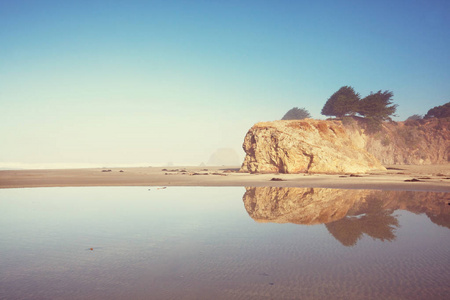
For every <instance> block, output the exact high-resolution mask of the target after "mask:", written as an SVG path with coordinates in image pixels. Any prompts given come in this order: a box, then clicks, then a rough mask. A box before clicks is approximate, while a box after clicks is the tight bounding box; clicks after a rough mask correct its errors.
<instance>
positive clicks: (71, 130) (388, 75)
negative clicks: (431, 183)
mask: <svg viewBox="0 0 450 300" xmlns="http://www.w3.org/2000/svg"><path fill="white" fill-rule="evenodd" d="M449 11H450V2H448V1H439V0H433V1H414V2H404V1H394V2H393V1H387V0H382V1H376V2H364V3H363V2H361V1H331V0H330V1H316V2H314V3H311V2H310V1H233V0H232V1H181V0H179V1H126V2H121V1H104V0H99V1H84V0H81V1H75V2H73V1H70V2H67V1H63V2H61V1H46V0H43V1H21V0H18V1H0V38H1V40H2V47H1V48H0V103H1V107H2V109H1V110H0V119H1V120H2V126H1V127H0V137H1V147H0V168H12V167H11V166H33V165H34V166H51V165H53V166H57V165H59V166H63V165H71V166H75V165H78V166H83V165H85V166H96V167H101V166H123V167H126V166H151V165H154V166H163V165H167V164H168V163H169V162H172V163H173V164H174V165H199V164H200V163H202V162H205V163H206V162H207V161H208V159H209V158H210V156H211V155H212V154H213V153H214V152H215V151H216V150H217V149H220V148H231V149H233V150H234V151H235V152H236V153H238V155H239V156H240V158H241V159H243V157H244V153H243V151H242V149H241V145H242V142H243V140H244V136H245V134H246V133H247V131H248V129H249V128H250V127H251V126H252V125H253V124H254V123H256V122H259V121H272V120H278V119H281V118H282V117H283V115H284V114H285V113H286V112H287V111H288V110H289V109H291V108H293V107H304V108H306V109H307V110H308V111H309V112H310V114H311V116H312V117H313V118H316V119H325V117H324V116H322V115H321V114H320V111H321V109H322V107H323V105H324V104H325V102H326V100H327V99H328V98H329V97H330V96H331V95H332V94H333V93H334V92H336V91H337V90H338V89H339V88H340V87H341V86H344V85H350V86H352V87H354V89H355V90H356V92H358V93H360V94H361V96H363V97H364V96H366V95H368V94H369V93H370V92H371V91H374V92H376V91H378V90H390V91H393V93H394V97H393V101H394V103H395V104H398V108H397V113H396V114H397V115H398V117H395V118H394V119H395V120H399V121H401V120H405V119H406V118H408V117H409V116H411V115H414V114H421V115H424V114H425V113H426V112H427V111H428V110H429V109H430V108H432V107H435V106H439V105H442V104H444V103H446V102H448V101H450V85H449V84H448V83H449V82H450V72H449V71H448V70H450V55H449V54H448V49H449V48H450V47H449V46H450V36H449V34H448V28H450V17H449V14H448V12H449ZM17 168H19V167H17Z"/></svg>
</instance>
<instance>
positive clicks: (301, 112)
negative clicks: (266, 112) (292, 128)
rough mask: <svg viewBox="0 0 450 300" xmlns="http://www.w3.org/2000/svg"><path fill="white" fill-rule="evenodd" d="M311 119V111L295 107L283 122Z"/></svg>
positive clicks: (285, 116)
mask: <svg viewBox="0 0 450 300" xmlns="http://www.w3.org/2000/svg"><path fill="white" fill-rule="evenodd" d="M307 118H311V115H310V114H309V111H307V110H306V109H305V108H298V107H294V108H292V109H290V110H289V111H288V112H287V113H286V114H285V115H284V117H283V118H282V119H281V120H302V119H307Z"/></svg>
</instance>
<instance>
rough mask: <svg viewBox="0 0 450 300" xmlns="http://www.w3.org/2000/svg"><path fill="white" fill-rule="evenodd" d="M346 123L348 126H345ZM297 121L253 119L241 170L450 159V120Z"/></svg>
mask: <svg viewBox="0 0 450 300" xmlns="http://www.w3.org/2000/svg"><path fill="white" fill-rule="evenodd" d="M344 124H345V125H344ZM344 124H343V122H342V121H340V120H327V121H321V120H312V119H306V120H295V121H274V122H263V123H257V124H255V125H254V126H253V127H252V128H251V129H250V130H249V131H248V133H247V135H246V136H245V139H244V144H243V148H244V151H245V152H246V157H245V160H244V163H243V164H242V167H241V171H242V172H251V173H257V172H267V173H303V172H305V173H308V172H309V173H364V172H368V171H370V170H384V167H383V166H382V164H384V165H388V164H389V165H392V164H443V163H448V162H449V161H450V119H435V118H432V119H427V120H419V121H407V122H385V123H383V124H382V127H381V130H380V131H378V132H375V133H370V132H369V130H368V129H367V125H366V124H365V121H364V120H361V119H359V120H358V118H353V119H352V118H347V119H345V120H344Z"/></svg>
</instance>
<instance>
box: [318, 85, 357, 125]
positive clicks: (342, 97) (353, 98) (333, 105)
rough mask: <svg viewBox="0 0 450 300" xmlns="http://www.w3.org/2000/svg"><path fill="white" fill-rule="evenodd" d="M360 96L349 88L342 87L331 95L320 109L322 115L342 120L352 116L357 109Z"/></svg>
mask: <svg viewBox="0 0 450 300" xmlns="http://www.w3.org/2000/svg"><path fill="white" fill-rule="evenodd" d="M359 100H360V96H359V94H358V93H356V92H355V90H354V89H353V88H352V87H351V86H343V87H341V88H340V89H339V90H338V91H337V92H336V93H334V94H333V95H331V97H330V98H329V99H328V100H327V102H326V103H325V105H324V107H323V108H322V112H321V113H322V115H325V116H336V117H338V118H342V117H344V116H346V115H349V114H350V115H354V114H355V112H356V111H357V108H358V102H359Z"/></svg>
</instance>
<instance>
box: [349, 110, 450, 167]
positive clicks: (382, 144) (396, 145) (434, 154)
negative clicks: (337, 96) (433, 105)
mask: <svg viewBox="0 0 450 300" xmlns="http://www.w3.org/2000/svg"><path fill="white" fill-rule="evenodd" d="M344 123H345V124H346V125H345V129H346V132H347V134H349V135H351V136H352V139H353V141H354V142H355V143H356V144H357V145H359V146H360V147H362V148H364V149H366V150H367V152H369V153H371V154H373V156H375V157H376V158H377V159H378V160H379V161H380V162H381V163H382V164H384V165H396V164H406V165H429V164H446V163H449V162H450V118H442V119H438V118H431V119H423V120H415V121H405V122H384V123H383V124H382V126H381V130H380V131H378V132H374V133H370V132H369V131H368V130H367V128H366V127H367V126H366V124H365V123H364V120H361V119H360V120H359V121H358V119H357V118H354V119H349V118H348V119H347V120H346V121H344Z"/></svg>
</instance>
